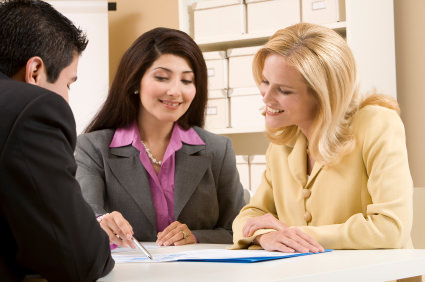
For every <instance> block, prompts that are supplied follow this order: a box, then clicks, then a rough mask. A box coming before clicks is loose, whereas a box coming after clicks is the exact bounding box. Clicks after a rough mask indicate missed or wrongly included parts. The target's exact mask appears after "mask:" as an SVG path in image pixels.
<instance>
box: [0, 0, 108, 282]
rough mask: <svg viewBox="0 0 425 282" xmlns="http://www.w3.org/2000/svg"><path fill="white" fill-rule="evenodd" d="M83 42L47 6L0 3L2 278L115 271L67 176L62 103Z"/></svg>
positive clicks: (67, 132) (71, 141) (67, 133)
mask: <svg viewBox="0 0 425 282" xmlns="http://www.w3.org/2000/svg"><path fill="white" fill-rule="evenodd" d="M86 45H87V40H86V38H85V36H84V34H83V33H82V32H81V30H79V29H77V28H76V27H75V26H74V25H73V24H72V23H71V22H70V21H69V20H68V19H67V18H66V17H64V16H63V15H61V14H60V13H59V12H57V11H56V10H55V9H53V8H52V7H51V6H50V5H49V4H47V3H44V2H41V1H37V0H12V1H0V230H1V232H0V242H1V247H0V281H20V280H22V279H23V278H24V277H31V276H33V275H36V276H37V275H40V276H41V277H43V278H46V279H48V280H49V281H93V280H96V279H97V278H99V277H102V276H104V275H106V274H107V273H109V272H110V271H111V269H112V268H113V266H114V261H113V259H112V258H111V254H110V249H109V239H108V236H107V235H106V233H105V232H104V231H103V230H102V229H101V228H100V227H99V224H98V223H97V221H96V218H95V216H94V214H93V212H92V210H91V208H90V207H89V206H88V205H87V204H86V202H85V201H84V199H83V197H82V196H81V189H80V187H79V185H78V183H77V181H76V180H75V178H74V175H75V171H76V165H75V160H74V155H73V153H74V148H75V142H76V130H75V121H74V117H73V114H72V112H71V109H70V107H69V105H68V104H67V102H66V101H67V100H68V89H69V86H70V84H71V83H73V82H74V81H75V80H76V79H77V63H78V57H79V55H80V54H81V52H82V51H83V50H84V49H85V47H86ZM61 96H62V97H61Z"/></svg>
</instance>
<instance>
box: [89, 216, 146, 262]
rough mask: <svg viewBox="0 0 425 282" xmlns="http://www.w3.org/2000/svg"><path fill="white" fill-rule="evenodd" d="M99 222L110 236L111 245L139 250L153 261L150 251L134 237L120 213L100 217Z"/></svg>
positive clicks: (129, 226) (131, 229)
mask: <svg viewBox="0 0 425 282" xmlns="http://www.w3.org/2000/svg"><path fill="white" fill-rule="evenodd" d="M97 221H98V222H99V223H100V226H101V227H102V229H103V230H104V231H105V232H106V234H108V236H109V241H110V243H111V244H115V245H117V246H120V247H130V248H132V249H135V248H137V249H139V250H140V251H142V252H143V253H144V254H145V255H146V256H147V257H148V258H149V259H151V260H152V259H153V257H152V255H151V254H150V253H149V252H148V250H147V249H146V248H145V247H143V245H142V244H141V243H139V241H137V240H136V239H135V238H134V237H133V234H134V232H133V228H132V227H131V225H130V223H129V222H128V221H127V220H126V219H125V218H124V217H123V216H122V214H121V213H120V212H117V211H114V212H111V213H107V214H104V215H102V216H100V217H98V218H97Z"/></svg>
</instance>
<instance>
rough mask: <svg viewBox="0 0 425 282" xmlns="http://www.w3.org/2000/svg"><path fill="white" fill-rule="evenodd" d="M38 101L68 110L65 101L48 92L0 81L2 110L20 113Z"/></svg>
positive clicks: (13, 81) (34, 86)
mask: <svg viewBox="0 0 425 282" xmlns="http://www.w3.org/2000/svg"><path fill="white" fill-rule="evenodd" d="M39 100H41V101H40V102H44V101H47V102H50V103H53V104H55V106H57V107H61V106H62V107H64V108H69V105H68V104H67V102H66V101H65V99H63V98H62V97H61V96H60V95H58V94H56V93H54V92H52V91H50V90H47V89H45V88H42V87H39V86H36V85H32V84H29V83H25V82H19V81H15V80H12V79H1V80H0V107H1V108H2V110H3V109H4V108H7V109H9V110H16V111H18V112H21V111H22V110H23V109H24V108H26V107H28V106H30V105H31V104H32V103H37V102H39ZM47 102H46V103H47Z"/></svg>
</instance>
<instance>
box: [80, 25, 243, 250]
mask: <svg viewBox="0 0 425 282" xmlns="http://www.w3.org/2000/svg"><path fill="white" fill-rule="evenodd" d="M206 102H207V69H206V65H205V61H204V59H203V57H202V52H201V51H200V49H199V47H198V46H197V45H196V43H195V42H194V41H193V40H192V39H191V38H190V37H189V36H188V35H187V34H185V33H184V32H181V31H178V30H173V29H167V28H156V29H153V30H151V31H148V32H146V33H144V34H143V35H141V36H140V37H139V38H138V39H137V40H136V41H135V42H134V43H133V45H132V46H131V47H130V48H129V49H128V50H127V52H126V53H125V54H124V56H123V58H122V59H121V62H120V65H119V67H118V70H117V74H116V76H115V79H114V80H113V83H112V85H111V89H110V91H109V94H108V97H107V99H106V101H105V103H104V105H103V106H102V108H101V109H100V111H99V112H98V114H97V115H96V116H95V118H94V119H93V121H92V122H91V123H90V125H89V126H88V128H87V130H86V133H85V134H83V135H81V136H79V138H78V145H77V150H76V159H77V164H78V170H77V179H78V181H79V182H80V185H81V188H82V192H83V195H84V197H85V199H86V201H87V202H88V203H89V204H90V205H91V207H92V208H93V210H94V212H95V214H96V216H98V220H99V222H100V225H101V227H102V228H103V229H104V230H105V231H106V232H107V233H108V235H109V238H110V241H111V243H114V244H117V245H119V246H128V245H130V246H133V245H132V243H131V241H130V239H131V237H132V236H134V237H135V238H136V239H137V240H139V241H156V243H157V244H158V245H165V246H168V245H184V244H190V243H196V242H202V243H231V242H232V232H231V226H232V221H233V219H234V218H235V217H236V215H237V214H238V212H239V210H240V209H241V208H242V206H243V205H244V200H243V189H242V185H241V184H240V181H239V175H238V173H237V170H236V164H235V154H234V150H233V147H232V145H231V142H230V140H229V139H228V138H226V137H222V136H218V135H215V134H212V133H209V132H207V131H205V130H203V129H202V128H201V127H202V126H203V123H204V112H205V107H206Z"/></svg>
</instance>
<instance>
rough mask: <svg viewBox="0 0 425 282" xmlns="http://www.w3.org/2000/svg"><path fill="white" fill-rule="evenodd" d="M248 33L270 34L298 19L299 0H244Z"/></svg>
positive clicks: (296, 21) (294, 22)
mask: <svg viewBox="0 0 425 282" xmlns="http://www.w3.org/2000/svg"><path fill="white" fill-rule="evenodd" d="M245 2H246V9H247V11H246V15H247V33H248V34H253V35H254V34H268V35H272V34H273V33H275V32H276V30H278V29H282V28H285V27H287V26H290V25H293V24H296V23H298V22H300V21H301V19H300V1H299V0H245Z"/></svg>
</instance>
